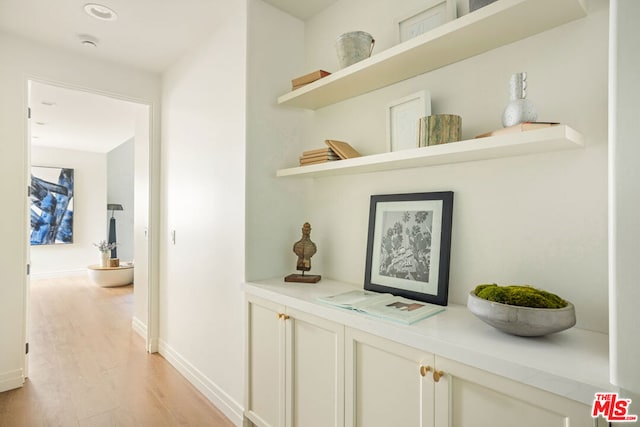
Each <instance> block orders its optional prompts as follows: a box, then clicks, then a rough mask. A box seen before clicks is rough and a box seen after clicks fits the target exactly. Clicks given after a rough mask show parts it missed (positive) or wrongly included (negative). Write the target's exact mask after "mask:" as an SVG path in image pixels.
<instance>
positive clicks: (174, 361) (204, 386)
mask: <svg viewBox="0 0 640 427" xmlns="http://www.w3.org/2000/svg"><path fill="white" fill-rule="evenodd" d="M158 344H159V352H160V354H161V355H162V357H164V358H165V359H166V360H167V361H168V362H169V363H171V365H173V366H174V367H175V368H176V369H177V370H178V372H180V373H181V374H182V375H183V376H184V377H185V378H186V379H187V380H188V381H189V382H190V383H191V384H193V386H194V387H195V388H196V389H198V391H200V392H201V393H202V394H204V395H205V397H206V398H207V399H209V401H210V402H211V403H213V404H214V405H215V406H216V407H217V408H218V409H220V411H221V412H222V413H223V414H224V415H226V416H227V418H229V419H230V420H231V422H232V423H233V424H234V425H236V426H238V427H242V426H243V424H244V417H243V413H244V408H243V407H242V405H241V404H240V403H238V402H237V401H236V400H235V399H233V398H232V397H231V396H229V395H228V394H227V393H226V392H225V391H224V390H223V389H222V388H220V386H218V385H217V384H215V383H214V382H213V381H211V380H210V379H209V378H207V377H206V376H205V375H204V374H203V373H202V372H200V371H199V370H198V369H197V368H196V367H195V366H193V365H192V364H191V363H189V361H188V360H186V359H185V358H184V357H183V356H182V355H180V354H179V353H178V352H177V351H175V350H174V349H173V348H172V347H171V346H170V345H169V344H167V343H166V342H165V341H164V340H162V339H160V340H158Z"/></svg>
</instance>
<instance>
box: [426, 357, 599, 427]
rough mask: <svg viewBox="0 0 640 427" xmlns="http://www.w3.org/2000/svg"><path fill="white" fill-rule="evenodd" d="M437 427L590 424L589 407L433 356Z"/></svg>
mask: <svg viewBox="0 0 640 427" xmlns="http://www.w3.org/2000/svg"><path fill="white" fill-rule="evenodd" d="M435 368H436V369H437V370H438V371H439V372H443V376H442V378H441V379H440V381H439V384H438V385H437V386H436V387H435V388H434V391H435V408H436V410H435V425H436V426H437V427H466V426H475V427H512V426H518V427H539V426H545V427H576V426H580V427H582V426H584V427H592V426H594V425H596V424H594V423H595V420H594V419H593V418H592V417H591V415H590V414H591V408H590V407H588V406H587V405H584V404H582V403H579V402H576V401H573V400H570V399H566V398H562V397H560V396H557V395H555V394H552V393H549V392H546V391H543V390H540V389H536V388H533V387H530V386H527V385H524V384H521V383H518V382H516V381H513V380H509V379H507V378H504V377H500V376H498V375H493V374H490V373H488V372H486V371H482V370H480V369H476V368H473V367H470V366H467V365H463V364H461V363H457V362H454V361H452V360H449V359H446V358H443V357H438V356H436V357H435Z"/></svg>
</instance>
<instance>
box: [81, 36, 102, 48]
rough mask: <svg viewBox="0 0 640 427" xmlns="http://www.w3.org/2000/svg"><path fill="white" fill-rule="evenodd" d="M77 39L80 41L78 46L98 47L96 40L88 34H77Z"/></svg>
mask: <svg viewBox="0 0 640 427" xmlns="http://www.w3.org/2000/svg"><path fill="white" fill-rule="evenodd" d="M78 39H79V40H80V44H82V45H83V46H88V47H96V46H98V39H97V38H95V37H94V36H92V35H90V34H78Z"/></svg>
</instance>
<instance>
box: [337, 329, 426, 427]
mask: <svg viewBox="0 0 640 427" xmlns="http://www.w3.org/2000/svg"><path fill="white" fill-rule="evenodd" d="M345 335H346V348H345V355H346V366H345V372H346V381H345V387H346V392H345V397H346V403H345V418H346V422H345V425H347V426H358V427H377V426H379V427H388V426H416V427H418V426H420V427H430V426H433V420H434V382H433V380H432V377H431V373H432V370H433V364H434V356H433V354H430V353H426V352H422V351H419V350H416V349H414V348H411V347H407V346H404V345H402V344H398V343H395V342H393V341H389V340H386V339H383V338H380V337H377V336H375V335H371V334H367V333H365V332H361V331H359V330H356V329H350V328H347V330H346V333H345Z"/></svg>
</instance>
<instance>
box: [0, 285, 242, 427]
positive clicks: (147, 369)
mask: <svg viewBox="0 0 640 427" xmlns="http://www.w3.org/2000/svg"><path fill="white" fill-rule="evenodd" d="M132 291H133V287H132V286H125V287H118V288H101V287H99V286H96V285H94V284H92V283H91V282H89V280H88V279H87V278H85V277H81V276H74V277H67V278H60V279H48V280H33V281H32V284H31V340H30V341H31V342H30V356H31V357H30V363H31V365H30V373H29V379H28V380H27V382H26V383H25V385H24V387H22V388H20V389H17V390H11V391H8V392H4V393H0V426H2V427H5V426H6V427H16V426H178V425H180V426H224V427H226V426H232V425H233V424H232V423H231V422H230V421H229V420H228V419H227V418H225V417H224V415H222V413H221V412H220V411H219V410H218V409H216V408H215V407H214V406H213V405H212V404H211V403H210V402H209V401H208V400H206V399H205V398H204V396H202V395H201V394H200V393H199V392H198V391H197V390H196V389H195V388H194V387H193V386H192V385H191V384H190V383H188V382H187V380H185V379H184V377H182V376H181V375H180V374H179V373H178V372H177V371H176V370H175V369H174V368H173V367H172V366H171V365H170V364H169V363H168V362H167V361H166V360H165V359H163V358H162V356H160V355H158V354H148V353H147V352H146V351H145V348H144V340H143V339H142V338H141V337H140V336H139V335H137V334H136V333H135V332H133V330H132V329H131V318H132V315H133V293H132Z"/></svg>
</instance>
